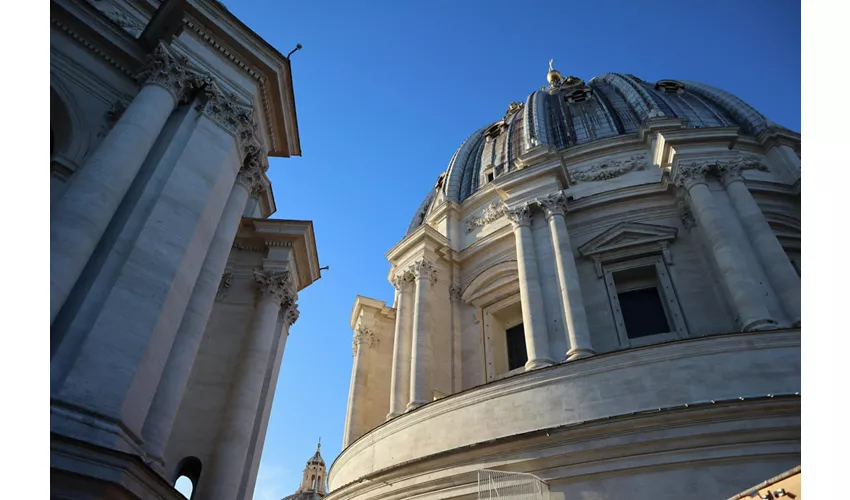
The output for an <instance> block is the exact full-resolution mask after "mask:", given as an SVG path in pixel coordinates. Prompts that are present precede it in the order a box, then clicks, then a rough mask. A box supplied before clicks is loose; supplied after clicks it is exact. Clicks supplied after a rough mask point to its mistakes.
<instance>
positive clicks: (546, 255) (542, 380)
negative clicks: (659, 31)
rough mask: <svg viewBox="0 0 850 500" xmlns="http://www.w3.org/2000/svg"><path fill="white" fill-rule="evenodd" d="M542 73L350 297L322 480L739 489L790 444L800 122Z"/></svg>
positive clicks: (689, 85) (638, 493) (551, 489)
mask: <svg viewBox="0 0 850 500" xmlns="http://www.w3.org/2000/svg"><path fill="white" fill-rule="evenodd" d="M547 82H548V85H546V86H545V87H541V89H540V90H537V91H534V92H532V93H531V94H530V95H529V96H528V98H527V99H525V100H524V101H520V102H513V103H510V104H509V105H508V106H507V110H506V111H505V113H504V115H503V117H502V118H501V119H499V120H498V121H496V122H495V123H490V124H487V125H485V126H483V127H482V128H480V129H479V130H477V131H475V132H474V133H473V134H472V135H471V136H469V137H468V138H467V139H466V140H465V141H464V142H463V143H462V144H461V146H460V147H459V148H458V150H457V151H456V152H455V153H454V156H452V158H451V161H450V162H449V164H448V168H447V169H446V170H445V172H443V173H442V174H441V175H440V176H439V178H438V179H437V180H436V183H435V184H434V186H433V188H432V189H431V190H430V191H429V193H428V195H427V197H426V199H425V200H424V201H423V202H422V204H421V206H420V207H419V209H418V210H417V211H416V213H415V214H414V218H413V220H412V222H411V224H410V227H409V228H408V229H407V233H406V234H405V235H404V237H403V238H402V239H401V240H400V241H399V242H398V243H397V244H396V245H395V246H394V247H393V248H391V249H390V250H389V252H388V253H387V258H388V260H389V262H390V272H389V276H388V278H389V280H390V281H391V282H392V284H393V286H394V287H395V290H396V292H395V296H394V300H393V302H392V303H391V304H387V303H385V302H383V301H380V300H376V299H372V298H368V297H357V298H356V300H355V304H354V308H353V311H352V314H351V318H350V325H351V328H352V329H353V331H354V339H353V356H354V361H353V368H352V375H351V386H350V394H349V401H348V411H347V415H346V419H345V432H344V443H343V444H344V450H343V451H342V453H341V454H340V455H339V457H338V458H337V459H336V460H335V462H334V463H333V464H332V466H331V469H330V471H329V475H328V478H329V486H330V489H331V493H330V495H329V496H328V497H327V498H328V499H329V500H343V499H357V500H360V499H363V500H365V499H411V498H417V499H419V498H421V499H437V498H440V499H449V498H458V499H460V498H464V499H468V498H476V495H480V496H479V498H497V497H499V496H497V495H496V493H498V488H500V487H506V488H507V487H508V486H504V485H505V484H508V483H510V481H512V480H511V479H506V480H503V483H502V485H503V486H499V485H498V484H496V485H495V486H493V488H495V490H494V491H489V492H488V493H486V494H485V493H480V492H481V491H482V490H481V489H480V488H481V487H482V486H481V484H480V483H481V480H480V478H481V477H485V476H486V474H483V473H484V472H486V473H487V474H491V473H499V474H503V475H504V474H507V473H515V474H516V476H504V477H509V478H510V477H517V478H519V477H529V478H533V479H534V481H537V482H539V485H540V486H539V487H537V486H535V487H537V488H538V490H537V491H538V492H539V496H533V497H522V498H551V499H553V500H555V499H572V498H582V499H585V500H590V499H593V500H603V499H604V500H609V499H610V500H620V499H625V498H653V499H670V500H673V499H680V498H689V497H690V496H691V495H692V494H693V493H696V492H698V493H699V495H700V497H701V498H702V497H705V498H728V497H729V496H732V495H734V494H736V493H737V492H740V491H742V490H744V489H746V488H749V487H751V486H752V485H754V484H758V483H760V482H762V481H764V480H765V479H767V478H769V477H773V476H776V475H777V474H780V473H782V472H783V471H787V470H789V469H791V468H793V467H795V466H797V465H799V463H800V331H801V330H800V329H801V312H800V310H801V306H800V274H801V260H800V135H799V134H797V133H795V132H792V131H790V130H787V129H785V128H783V127H781V126H779V125H777V124H775V123H773V122H771V121H770V120H769V119H767V118H766V117H764V116H763V115H762V114H761V113H759V112H758V111H757V110H755V109H754V108H752V107H751V106H749V105H748V104H746V103H745V102H743V101H742V100H741V99H739V98H737V97H735V96H734V95H731V94H729V93H728V92H725V91H723V90H721V89H718V88H715V87H712V86H709V85H706V84H703V83H699V82H692V81H680V80H660V81H656V82H650V81H644V80H642V79H640V78H639V77H637V76H634V75H628V74H616V73H609V74H604V75H599V76H597V77H595V78H592V79H591V80H589V81H587V82H585V81H583V80H582V79H580V78H576V77H573V76H566V77H564V76H563V75H562V74H561V73H560V72H559V71H558V70H556V69H554V68H553V67H552V64H551V63H550V70H549V72H548V74H547ZM494 471H495V472H494ZM500 477H502V476H500ZM505 481H507V482H505ZM529 484H531V483H529ZM487 487H488V488H489V487H490V486H487ZM544 490H545V492H544ZM506 491H507V490H506ZM502 493H505V491H503V492H502ZM487 494H489V495H490V496H487ZM502 497H504V498H513V497H511V496H510V495H509V494H508V495H504V494H503V495H502ZM517 498H518V497H517Z"/></svg>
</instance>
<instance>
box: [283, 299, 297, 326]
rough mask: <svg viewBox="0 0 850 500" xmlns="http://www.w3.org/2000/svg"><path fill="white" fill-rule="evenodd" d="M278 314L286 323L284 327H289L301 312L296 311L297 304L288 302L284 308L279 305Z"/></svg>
mask: <svg viewBox="0 0 850 500" xmlns="http://www.w3.org/2000/svg"><path fill="white" fill-rule="evenodd" d="M278 315H279V316H280V319H281V320H283V321H284V323H286V327H287V328H289V327H291V326H292V325H294V324H295V322H296V321H298V317H299V316H300V315H301V312H300V311H298V304H296V303H295V302H292V303H290V304H288V305H287V307H286V308H283V307H281V309H280V313H279V314H278Z"/></svg>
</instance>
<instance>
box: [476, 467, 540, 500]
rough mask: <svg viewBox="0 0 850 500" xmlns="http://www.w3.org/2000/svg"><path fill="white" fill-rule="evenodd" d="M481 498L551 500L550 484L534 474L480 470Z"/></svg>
mask: <svg viewBox="0 0 850 500" xmlns="http://www.w3.org/2000/svg"><path fill="white" fill-rule="evenodd" d="M478 499H479V500H485V499H486V500H491V499H493V500H549V485H547V484H546V483H544V482H543V481H542V480H541V479H540V478H539V477H537V476H535V475H534V474H526V473H522V472H502V471H497V470H489V469H484V470H479V471H478Z"/></svg>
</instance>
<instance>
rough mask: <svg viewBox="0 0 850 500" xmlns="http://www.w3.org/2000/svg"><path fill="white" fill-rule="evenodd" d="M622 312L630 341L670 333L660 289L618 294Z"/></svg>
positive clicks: (642, 289)
mask: <svg viewBox="0 0 850 500" xmlns="http://www.w3.org/2000/svg"><path fill="white" fill-rule="evenodd" d="M617 299H619V301H620V311H621V312H622V313H623V321H625V323H626V335H628V337H629V338H630V339H637V338H640V337H646V336H647V335H655V334H658V333H667V332H669V331H670V325H669V324H667V315H666V314H665V313H664V306H663V305H662V304H661V297H659V296H658V288H656V287H651V288H641V289H638V290H631V291H628V292H622V293H618V294H617Z"/></svg>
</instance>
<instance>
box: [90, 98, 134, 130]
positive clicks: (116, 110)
mask: <svg viewBox="0 0 850 500" xmlns="http://www.w3.org/2000/svg"><path fill="white" fill-rule="evenodd" d="M126 110H127V103H126V102H125V101H123V100H120V99H119V100H117V101H115V102H113V103H112V105H111V106H109V109H107V110H106V113H104V123H103V126H101V128H100V131H99V132H98V133H97V136H98V137H106V136H107V135H108V134H109V131H110V130H112V127H113V126H115V124H116V123H118V120H119V119H120V118H121V115H123V114H124V111H126Z"/></svg>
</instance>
